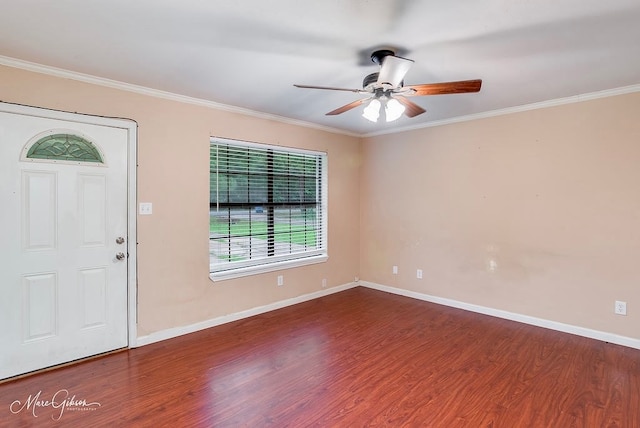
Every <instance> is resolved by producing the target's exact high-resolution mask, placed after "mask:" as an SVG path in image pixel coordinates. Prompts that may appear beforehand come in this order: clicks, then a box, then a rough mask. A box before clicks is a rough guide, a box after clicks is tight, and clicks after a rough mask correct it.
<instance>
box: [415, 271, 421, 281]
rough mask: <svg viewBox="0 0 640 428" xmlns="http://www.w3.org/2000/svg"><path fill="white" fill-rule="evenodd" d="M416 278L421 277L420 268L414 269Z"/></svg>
mask: <svg viewBox="0 0 640 428" xmlns="http://www.w3.org/2000/svg"><path fill="white" fill-rule="evenodd" d="M416 278H418V279H422V269H418V270H417V271H416Z"/></svg>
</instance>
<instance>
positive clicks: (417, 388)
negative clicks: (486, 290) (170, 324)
mask: <svg viewBox="0 0 640 428" xmlns="http://www.w3.org/2000/svg"><path fill="white" fill-rule="evenodd" d="M65 390H66V391H68V395H67V393H66V392H65ZM38 393H39V396H38ZM56 393H57V394H58V395H57V396H56V399H55V401H56V403H55V404H53V405H52V404H51V403H46V402H44V401H46V400H48V401H51V400H52V397H53V396H54V394H56ZM30 396H31V399H30V400H32V401H33V400H36V396H37V399H38V400H39V401H40V404H42V405H40V406H36V405H35V404H36V403H35V402H32V403H31V405H30V406H28V404H29V401H28V400H29V397H30ZM73 396H75V397H73ZM72 397H73V399H72V400H71V398H72ZM65 399H66V400H65ZM83 400H84V402H86V405H85V403H84V402H83ZM15 401H19V403H17V404H16V403H14V402H15ZM12 403H13V404H12ZM91 403H94V404H91ZM96 403H97V404H96ZM61 404H64V406H62V405H61ZM12 406H13V407H12ZM12 410H13V412H12ZM14 412H15V413H14ZM34 414H35V415H34ZM58 417H59V420H58V421H55V420H53V419H55V418H58ZM0 426H2V427H25V426H65V427H68V426H80V427H88V426H91V427H99V426H135V427H164V426H171V427H200V426H203V427H211V426H216V427H240V426H248V427H262V426H274V427H285V426H290V427H306V426H319V427H358V426H394V427H397V426H415V427H418V426H419V427H447V428H448V427H509V428H513V427H574V426H575V427H638V426H640V351H638V350H634V349H631V348H626V347H622V346H617V345H612V344H608V343H604V342H599V341H595V340H591V339H586V338H582V337H578V336H573V335H569V334H565V333H559V332H555V331H551V330H546V329H542V328H537V327H532V326H528V325H524V324H519V323H515V322H511V321H506V320H502V319H498V318H493V317H489V316H483V315H479V314H474V313H469V312H464V311H462V310H457V309H452V308H447V307H443V306H438V305H435V304H431V303H427V302H422V301H417V300H412V299H409V298H405V297H401V296H395V295H391V294H387V293H383V292H379V291H375V290H370V289H366V288H355V289H351V290H347V291H344V292H342V293H338V294H334V295H331V296H327V297H324V298H321V299H317V300H314V301H310V302H306V303H302V304H299V305H295V306H292V307H288V308H284V309H281V310H278V311H274V312H270V313H267V314H263V315H259V316H255V317H252V318H249V319H245V320H241V321H237V322H234V323H230V324H226V325H223V326H219V327H215V328H211V329H208V330H205V331H201V332H197V333H193V334H190V335H186V336H182V337H179V338H176V339H172V340H167V341H164V342H159V343H156V344H152V345H148V346H144V347H142V348H138V349H133V350H129V351H124V352H120V353H117V354H112V355H107V356H105V357H102V358H98V359H94V360H90V361H86V362H83V363H80V364H77V365H73V366H68V367H62V368H60V369H56V370H52V371H49V372H44V373H41V374H37V375H34V376H30V377H27V378H23V379H18V380H15V381H11V382H7V383H4V384H0Z"/></svg>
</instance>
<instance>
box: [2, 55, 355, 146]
mask: <svg viewBox="0 0 640 428" xmlns="http://www.w3.org/2000/svg"><path fill="white" fill-rule="evenodd" d="M0 65H4V66H7V67H13V68H19V69H22V70H26V71H32V72H35V73H40V74H46V75H49V76H54V77H61V78H64V79H71V80H77V81H79V82H84V83H90V84H93V85H99V86H105V87H108V88H113V89H119V90H122V91H127V92H133V93H136V94H141V95H147V96H150V97H156V98H162V99H165V100H170V101H177V102H181V103H186V104H192V105H197V106H201V107H207V108H211V109H215V110H222V111H226V112H230V113H238V114H242V115H245V116H251V117H255V118H258V119H266V120H272V121H275V122H280V123H286V124H289V125H296V126H302V127H305V128H312V129H317V130H320V131H325V132H331V133H333V134H340V135H347V136H350V137H361V136H362V135H361V134H357V133H353V132H348V131H345V130H343V129H337V128H332V127H329V126H323V125H318V124H316V123H311V122H305V121H303V120H297V119H291V118H288V117H284V116H278V115H275V114H269V113H263V112H259V111H255V110H250V109H246V108H242V107H236V106H230V105H227V104H222V103H217V102H214V101H209V100H205V99H202V98H195V97H189V96H186V95H179V94H175V93H173V92H167V91H161V90H159V89H153V88H147V87H145V86H140V85H134V84H131V83H125V82H120V81H117V80H112V79H106V78H103V77H97V76H92V75H90V74H84V73H78V72H75V71H70V70H65V69H62V68H57V67H51V66H48V65H42V64H37V63H34V62H30V61H24V60H21V59H16V58H11V57H7V56H2V55H0Z"/></svg>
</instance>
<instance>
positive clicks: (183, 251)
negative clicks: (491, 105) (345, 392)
mask: <svg viewBox="0 0 640 428" xmlns="http://www.w3.org/2000/svg"><path fill="white" fill-rule="evenodd" d="M0 100H2V101H7V102H14V103H21V104H27V105H33V106H39V107H47V108H55V109H61V110H67V111H77V112H81V113H87V114H98V115H105V116H118V117H125V118H130V119H133V120H135V121H136V122H137V123H138V125H139V159H138V160H139V169H138V193H139V201H145V202H153V204H154V213H153V215H151V216H143V217H140V218H139V219H138V240H139V247H138V278H139V282H138V289H139V314H138V316H139V326H138V329H139V330H138V333H139V335H140V336H144V335H146V334H149V333H153V332H158V331H162V330H164V329H168V328H172V327H180V326H187V325H190V324H193V323H197V322H200V321H206V320H209V319H212V318H216V317H218V316H221V315H226V314H231V313H235V312H239V311H242V310H246V309H251V308H255V307H258V306H262V305H268V304H270V303H274V302H277V301H280V300H284V299H287V298H291V297H296V296H300V295H303V294H307V293H310V292H314V291H318V290H320V289H321V281H322V278H327V280H328V284H329V286H330V287H333V286H338V285H342V284H346V283H349V282H351V281H353V279H354V277H356V276H359V277H360V278H362V279H364V280H367V281H371V282H375V283H378V284H382V285H388V286H393V287H398V288H401V289H405V290H408V291H416V292H420V293H425V294H429V295H434V296H438V297H444V298H449V299H454V300H457V301H460V302H465V303H470V304H476V305H481V306H485V307H488V308H494V309H501V310H506V311H510V312H514V313H517V314H523V315H530V316H534V317H538V318H542V319H546V320H551V321H557V322H562V323H567V324H571V325H575V326H580V327H585V328H589V329H595V330H600V331H604V332H609V333H614V334H619V335H622V336H627V337H631V338H640V328H639V327H638V326H639V325H640V310H638V308H639V307H640V291H639V290H640V288H639V286H638V282H639V281H638V280H639V275H638V270H640V263H638V258H639V256H640V191H638V184H639V183H640V167H639V165H640V121H638V120H637V116H638V113H639V112H640V94H631V95H624V96H618V97H611V98H606V99H600V100H595V101H588V102H582V103H577V104H571V105H565V106H560V107H553V108H548V109H542V110H534V111H529V112H523V113H518V114H512V115H507V116H501V117H495V118H490V119H483V120H476V121H471V122H464V123H459V124H454V125H448V126H441V127H435V128H428V129H423V130H418V131H412V132H405V133H399V134H395V135H385V136H379V137H373V138H368V139H366V141H364V142H362V141H360V139H358V138H353V137H348V136H343V135H338V134H333V133H328V132H323V131H319V130H314V129H310V128H304V127H298V126H293V125H289V124H284V123H279V122H275V121H269V120H265V119H258V118H255V117H249V116H243V115H240V114H235V113H229V112H225V111H220V110H215V109H210V108H206V107H200V106H194V105H190V104H185V103H179V102H176V101H168V100H163V99H159V98H154V97H149V96H144V95H139V94H135V93H131V92H126V91H121V90H116V89H110V88H106V87H102V86H97V85H90V84H85V83H81V82H77V81H74V80H68V79H62V78H56V77H51V76H48V75H43V74H37V73H31V72H27V71H24V70H18V69H14V68H9V67H0ZM211 135H215V136H221V137H228V138H236V139H246V140H250V141H257V142H264V143H270V144H280V145H285V146H292V147H302V148H309V149H314V150H326V151H327V152H328V153H329V256H330V257H329V261H328V262H327V263H323V264H318V265H312V266H306V267H300V268H295V269H291V270H287V271H283V272H273V273H268V274H262V275H256V276H251V277H246V278H241V279H237V280H229V281H223V282H219V283H213V282H211V281H210V280H209V278H208V239H207V237H208V233H207V232H208V143H209V136H211ZM358 226H359V228H358ZM392 265H397V266H399V268H400V272H399V274H398V275H392V274H391V267H392ZM417 268H420V269H423V271H424V278H423V279H422V280H418V279H416V278H415V270H416V269H417ZM278 274H284V277H285V286H284V287H277V286H276V276H277V275H278ZM616 299H617V300H624V301H627V303H628V311H629V315H628V316H626V317H621V316H615V315H613V302H614V300H616Z"/></svg>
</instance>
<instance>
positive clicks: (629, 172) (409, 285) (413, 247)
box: [360, 93, 640, 339]
mask: <svg viewBox="0 0 640 428" xmlns="http://www.w3.org/2000/svg"><path fill="white" fill-rule="evenodd" d="M639 114H640V94H638V93H635V94H630V95H624V96H617V97H611V98H605V99H599V100H593V101H587V102H581V103H576V104H570V105H564V106H559V107H553V108H546V109H541V110H534V111H528V112H522V113H517V114H511V115H506V116H500V117H494V118H489V119H483V120H476V121H470V122H464V123H458V124H453V125H448V126H441V127H434V128H427V129H422V130H417V131H412V132H404V133H399V134H395V135H384V136H378V137H374V138H370V139H368V140H367V141H365V143H364V145H363V169H362V175H361V205H360V210H361V267H360V277H361V278H362V279H363V280H367V281H371V282H374V283H378V284H382V285H387V286H393V287H398V288H402V289H406V290H409V291H415V292H419V293H424V294H428V295H433V296H438V297H443V298H448V299H454V300H457V301H460V302H465V303H470V304H475V305H481V306H485V307H489V308H493V309H500V310H506V311H510V312H514V313H518V314H523V315H529V316H534V317H538V318H542V319H545V320H551V321H556V322H561V323H567V324H571V325H574V326H579V327H585V328H589V329H595V330H600V331H604V332H608V333H614V334H618V335H622V336H626V337H631V338H636V339H638V338H640V274H639V272H640V120H638V117H639ZM393 265H397V266H399V274H398V275H392V273H391V272H392V266H393ZM418 268H420V269H423V271H424V278H423V279H422V280H419V279H416V269H418ZM614 300H623V301H626V302H627V304H628V316H626V317H624V316H616V315H614V313H613V305H614Z"/></svg>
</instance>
